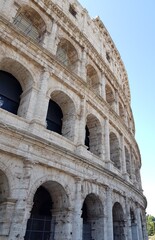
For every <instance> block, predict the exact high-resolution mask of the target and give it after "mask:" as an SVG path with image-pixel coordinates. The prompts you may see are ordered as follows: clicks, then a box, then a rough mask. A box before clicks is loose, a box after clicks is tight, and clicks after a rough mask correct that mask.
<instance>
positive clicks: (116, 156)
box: [109, 132, 121, 170]
mask: <svg viewBox="0 0 155 240" xmlns="http://www.w3.org/2000/svg"><path fill="white" fill-rule="evenodd" d="M109 139H110V160H111V161H112V162H113V164H114V166H115V167H116V168H118V169H119V170H120V169H121V163H120V148H119V141H118V139H117V136H116V135H115V134H114V133H112V132H111V133H110V137H109Z"/></svg>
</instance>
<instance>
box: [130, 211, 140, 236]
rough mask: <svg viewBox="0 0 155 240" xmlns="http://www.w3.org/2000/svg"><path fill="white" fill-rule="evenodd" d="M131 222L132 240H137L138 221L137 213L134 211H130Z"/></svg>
mask: <svg viewBox="0 0 155 240" xmlns="http://www.w3.org/2000/svg"><path fill="white" fill-rule="evenodd" d="M130 221H131V233H132V240H137V238H138V236H137V235H138V228H137V221H136V218H135V213H134V211H133V210H132V209H130Z"/></svg>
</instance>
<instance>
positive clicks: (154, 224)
mask: <svg viewBox="0 0 155 240" xmlns="http://www.w3.org/2000/svg"><path fill="white" fill-rule="evenodd" d="M146 222H147V232H148V235H149V236H153V235H154V234H155V217H153V216H152V215H147V216H146Z"/></svg>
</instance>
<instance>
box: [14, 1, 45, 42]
mask: <svg viewBox="0 0 155 240" xmlns="http://www.w3.org/2000/svg"><path fill="white" fill-rule="evenodd" d="M13 24H14V25H15V27H16V28H18V29H19V30H20V31H22V32H23V33H24V34H25V35H26V36H28V37H30V38H32V39H33V40H35V41H37V42H39V43H40V42H41V41H42V40H43V37H44V33H45V31H46V25H45V22H44V20H43V19H42V18H41V17H40V15H39V14H38V13H37V12H36V11H35V10H34V9H33V8H31V7H28V6H24V7H22V8H21V9H19V11H18V12H17V14H16V16H15V18H14V21H13Z"/></svg>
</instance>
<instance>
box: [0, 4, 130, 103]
mask: <svg viewBox="0 0 155 240" xmlns="http://www.w3.org/2000/svg"><path fill="white" fill-rule="evenodd" d="M56 3H57V4H55V1H51V4H50V5H49V4H48V1H42V0H41V1H40V4H39V3H38V2H37V3H36V4H35V5H34V4H32V3H31V1H28V2H27V4H23V2H22V1H19V3H18V5H17V6H18V7H17V6H15V5H12V6H10V7H14V8H15V9H14V11H12V12H13V13H12V14H14V15H13V16H12V17H13V18H12V19H13V24H14V26H15V27H16V28H17V29H18V30H20V31H21V32H23V33H24V34H25V35H26V36H27V37H30V38H31V39H33V40H35V41H36V42H38V43H39V44H41V45H42V46H44V47H45V48H47V49H48V50H49V46H51V48H53V49H55V46H54V45H55V44H54V45H53V43H52V44H51V43H50V39H51V41H56V44H58V49H57V57H58V59H59V60H60V62H62V63H63V64H64V65H65V66H68V67H69V68H70V69H71V70H73V71H74V72H75V73H77V71H78V70H77V69H78V67H79V66H78V61H82V59H81V57H80V56H78V54H77V51H76V49H74V48H72V46H71V45H70V43H69V42H66V39H64V40H61V42H59V43H58V40H57V39H56V38H54V36H53V37H52V35H53V32H52V31H55V30H54V29H56V31H57V33H58V32H59V30H60V29H61V30H62V31H64V29H65V32H68V36H71V38H72V39H73V41H74V39H75V42H76V45H77V46H78V48H82V49H85V48H88V50H89V54H90V56H91V58H92V60H93V61H96V62H95V64H98V67H99V68H100V67H101V66H100V65H101V63H102V64H103V65H104V67H105V68H106V69H109V71H110V72H111V73H112V74H113V77H114V81H117V83H118V85H119V86H120V88H121V89H122V91H123V92H124V93H125V95H126V97H127V99H128V101H129V103H130V88H129V83H128V77H127V73H126V70H125V67H124V64H123V62H122V60H121V57H120V54H119V52H118V50H117V49H116V47H115V44H114V43H113V41H112V39H111V37H110V35H109V33H108V31H107V30H106V28H105V26H104V24H103V23H102V21H101V20H100V18H99V17H97V18H96V19H91V18H90V16H89V15H88V13H87V12H86V11H85V10H84V9H83V8H82V7H81V5H80V4H79V3H78V2H76V1H75V3H74V9H75V12H77V15H76V18H75V17H74V16H72V13H71V12H70V5H72V3H70V1H67V2H65V3H62V2H61V1H58V2H56ZM4 5H5V4H4ZM37 5H38V6H37ZM58 6H59V7H60V8H59V7H58ZM3 8H5V6H3ZM47 8H48V11H47V12H46V15H45V13H44V11H45V9H47ZM60 9H62V12H61V10H60ZM60 12H61V14H60ZM55 14H56V15H57V17H58V18H60V23H59V26H57V27H55V20H56V19H55ZM33 16H35V18H34V17H33ZM12 19H11V21H12ZM61 20H62V22H64V23H65V26H64V25H63V24H62V23H61ZM71 20H72V21H71ZM60 32H61V31H60ZM61 34H62V33H61ZM58 35H59V34H57V36H58ZM79 36H80V38H79ZM78 38H79V39H78ZM77 42H78V43H77ZM68 45H69V50H68ZM53 51H54V50H53ZM95 58H96V59H95ZM92 67H93V66H92ZM92 67H91V68H89V66H88V70H87V78H89V82H90V84H92V83H93V86H94V88H95V91H96V88H98V81H97V74H95V72H93V77H92V78H94V81H93V82H92V78H90V72H91V71H92ZM94 74H95V75H94ZM95 76H96V77H95Z"/></svg>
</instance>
